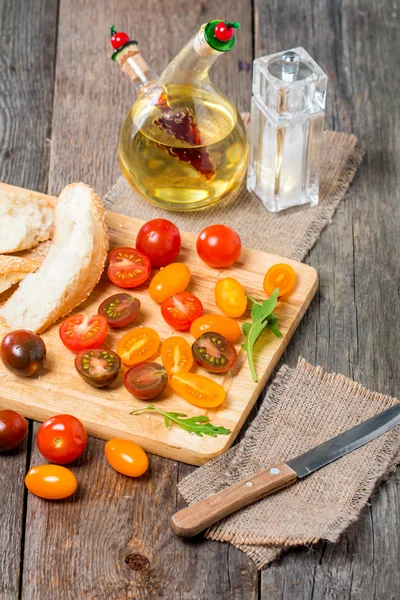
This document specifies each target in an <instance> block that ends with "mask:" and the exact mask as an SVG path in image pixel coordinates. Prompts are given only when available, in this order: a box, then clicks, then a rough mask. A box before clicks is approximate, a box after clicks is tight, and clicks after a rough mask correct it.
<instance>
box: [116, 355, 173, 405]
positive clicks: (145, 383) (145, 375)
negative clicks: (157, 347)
mask: <svg viewBox="0 0 400 600" xmlns="http://www.w3.org/2000/svg"><path fill="white" fill-rule="evenodd" d="M167 383H168V375H167V371H166V370H165V369H164V367H163V366H162V365H160V364H158V363H156V362H144V363H140V364H139V365H135V366H134V367H131V368H130V369H129V370H128V371H127V372H126V373H125V379H124V384H125V387H126V389H127V390H128V392H130V393H131V394H132V395H133V396H135V397H136V398H138V399H139V400H152V399H153V398H155V397H156V396H159V395H160V394H162V392H163V391H164V390H165V388H166V387H167Z"/></svg>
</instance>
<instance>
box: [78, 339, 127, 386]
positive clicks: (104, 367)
mask: <svg viewBox="0 0 400 600" xmlns="http://www.w3.org/2000/svg"><path fill="white" fill-rule="evenodd" d="M120 368H121V359H120V357H119V356H118V354H115V352H112V350H108V349H107V348H98V349H97V348H95V349H93V350H83V352H79V354H77V355H76V357H75V369H76V370H77V371H78V373H79V375H80V376H81V377H82V379H84V380H85V381H86V383H89V384H90V385H92V386H93V387H95V388H101V387H105V386H106V385H110V383H113V381H115V380H116V379H117V377H118V372H119V370H120Z"/></svg>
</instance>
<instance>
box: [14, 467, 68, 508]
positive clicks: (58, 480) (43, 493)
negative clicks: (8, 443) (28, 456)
mask: <svg viewBox="0 0 400 600" xmlns="http://www.w3.org/2000/svg"><path fill="white" fill-rule="evenodd" d="M25 485H26V487H27V488H28V490H29V491H30V492H31V493H32V494H35V496H39V498H45V499H46V500H62V499H63V498H68V496H71V495H72V494H73V493H74V492H75V490H76V488H77V487H78V482H77V480H76V477H75V475H74V474H73V473H72V471H70V470H69V469H67V468H65V467H60V466H59V465H40V466H39V467H32V468H31V469H29V471H28V473H27V475H26V477H25Z"/></svg>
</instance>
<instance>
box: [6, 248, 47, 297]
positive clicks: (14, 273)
mask: <svg viewBox="0 0 400 600" xmlns="http://www.w3.org/2000/svg"><path fill="white" fill-rule="evenodd" d="M39 264H40V263H39V262H38V261H37V260H33V259H32V258H28V257H26V258H22V257H20V256H8V255H4V254H2V255H0V294H2V293H3V292H5V291H6V290H8V289H9V288H10V287H11V286H13V285H14V284H16V283H18V282H19V281H21V280H22V279H23V278H24V277H26V276H27V275H28V274H29V273H33V271H36V269H37V268H38V267H39Z"/></svg>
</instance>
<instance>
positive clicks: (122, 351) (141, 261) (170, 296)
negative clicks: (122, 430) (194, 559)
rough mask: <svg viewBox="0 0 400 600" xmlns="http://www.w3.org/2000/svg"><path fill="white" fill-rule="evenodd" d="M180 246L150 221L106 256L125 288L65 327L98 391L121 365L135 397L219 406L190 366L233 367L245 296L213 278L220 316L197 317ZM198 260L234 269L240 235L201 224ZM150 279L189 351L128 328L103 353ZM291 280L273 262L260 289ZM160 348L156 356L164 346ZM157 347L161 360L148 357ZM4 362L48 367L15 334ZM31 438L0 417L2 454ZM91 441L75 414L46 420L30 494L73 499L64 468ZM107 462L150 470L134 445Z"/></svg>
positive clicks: (20, 423)
mask: <svg viewBox="0 0 400 600" xmlns="http://www.w3.org/2000/svg"><path fill="white" fill-rule="evenodd" d="M180 249H181V236H180V232H179V230H178V229H177V227H176V226H175V225H174V224H173V223H171V222H170V221H167V220H166V219H155V220H153V221H149V222H148V223H146V224H145V225H143V227H142V228H141V229H140V230H139V232H138V235H137V238H136V247H135V248H131V247H119V248H114V249H113V250H111V252H110V253H109V256H108V265H107V275H108V277H109V279H110V280H111V282H112V283H113V284H115V285H116V286H118V287H120V288H123V291H121V292H120V293H117V294H114V295H113V296H110V297H109V298H107V299H106V300H104V301H103V302H102V303H101V304H100V306H99V307H98V314H96V315H91V316H88V315H85V314H74V315H72V316H70V317H68V318H67V319H65V321H63V323H62V324H61V326H60V328H59V334H60V337H61V340H62V342H63V343H64V345H65V346H66V347H67V348H69V349H70V350H71V351H73V352H75V353H76V356H75V368H76V371H77V373H78V374H79V375H80V376H81V377H82V378H83V379H84V381H86V382H87V383H88V384H90V385H92V386H94V387H96V388H101V387H105V386H108V385H110V384H112V383H113V382H114V381H115V379H116V378H117V376H118V374H119V372H120V370H121V368H122V365H124V366H125V367H126V370H125V374H124V385H125V388H126V389H127V391H128V392H129V393H131V394H133V395H134V396H135V397H136V398H138V399H140V400H150V399H154V398H156V397H157V396H159V395H160V394H162V392H163V391H164V390H165V388H166V387H167V385H169V386H170V387H171V388H172V389H173V390H174V391H175V392H176V393H177V394H178V395H180V396H181V397H182V398H184V399H185V400H186V401H187V402H189V403H190V404H193V405H195V406H198V407H202V408H213V407H217V406H219V405H221V404H222V403H223V402H224V400H225V395H226V394H225V390H224V388H223V387H222V386H221V385H220V384H219V383H217V381H215V380H214V379H212V378H211V377H207V376H204V375H200V374H198V373H191V372H190V371H191V369H192V367H193V365H194V364H196V365H199V366H201V367H202V368H204V369H205V370H206V371H207V372H208V373H210V374H221V373H227V372H228V371H229V370H230V369H231V368H232V367H233V365H234V364H235V362H236V360H237V351H236V348H235V346H234V344H235V342H237V341H238V340H239V338H240V336H241V329H240V327H239V324H238V322H237V321H236V320H235V319H236V318H238V317H241V316H242V315H243V314H244V312H245V311H246V308H247V296H246V293H245V290H244V288H243V286H242V285H241V283H240V282H239V281H238V280H236V279H234V278H233V277H224V278H222V279H219V280H218V281H217V283H216V285H215V289H214V294H215V303H216V306H217V307H218V308H219V309H220V310H221V312H222V313H223V314H203V305H202V302H201V300H200V298H198V297H197V296H196V295H194V294H192V293H190V292H188V291H186V290H187V287H188V285H189V282H190V278H191V273H190V269H189V267H188V266H187V265H186V264H184V263H181V262H176V259H177V257H178V254H179V252H180ZM196 249H197V253H198V255H199V257H200V259H201V260H203V261H204V262H205V263H206V264H207V265H209V266H211V267H214V268H225V267H228V266H230V265H232V264H233V263H234V262H236V261H237V260H238V259H239V257H240V253H241V241H240V237H239V236H238V234H237V233H236V232H235V231H234V230H233V229H231V228H229V227H226V226H225V225H212V226H210V227H206V228H205V229H204V230H203V231H202V232H201V233H200V235H199V236H198V239H197V244H196ZM152 268H153V269H159V270H158V271H157V272H156V273H155V274H154V276H153V278H152V280H151V282H150V285H149V288H148V291H149V295H150V298H151V299H152V300H153V301H154V302H156V303H158V304H159V305H160V310H161V315H162V317H163V318H164V320H165V321H166V323H168V325H170V326H171V327H172V328H174V329H175V330H176V331H177V332H181V331H189V330H190V333H191V334H192V336H193V338H194V342H193V343H192V344H190V343H189V342H188V341H187V340H186V339H185V338H184V337H182V336H180V335H172V336H170V337H168V338H167V339H165V340H164V341H163V342H162V344H161V340H160V336H159V334H158V333H157V331H155V329H153V328H152V327H142V326H140V327H134V328H133V329H131V330H129V331H128V332H127V333H125V334H124V335H123V336H122V337H121V338H120V339H119V341H118V343H117V346H116V348H115V349H114V350H111V349H109V348H107V347H105V344H106V338H107V335H108V331H109V328H112V329H117V330H118V329H120V328H122V327H127V326H129V325H131V324H133V323H134V321H135V319H136V318H137V316H138V315H139V312H140V308H141V305H140V301H139V299H137V298H136V297H134V296H133V295H132V294H131V293H129V292H130V290H131V289H133V288H135V287H137V286H139V285H142V284H143V283H145V282H146V281H147V280H148V278H149V277H150V274H151V271H152ZM295 281H296V275H295V272H294V271H293V269H292V267H290V266H289V265H274V266H273V267H271V269H269V271H268V272H267V273H266V276H265V279H264V290H265V292H266V293H267V294H268V295H270V294H271V293H272V291H273V290H274V289H275V288H276V287H278V288H279V295H280V296H282V295H286V294H288V293H289V292H290V291H291V290H292V289H293V287H294V284H295ZM160 344H161V349H160ZM159 350H160V358H161V363H158V362H155V361H154V357H155V356H156V355H157V353H158V352H159ZM0 355H1V359H2V361H3V363H4V365H5V366H6V367H7V368H8V369H10V370H12V371H13V372H14V373H16V374H18V375H20V376H31V375H33V374H35V373H36V372H37V371H38V370H40V369H41V368H42V367H43V365H44V364H45V360H46V347H45V344H44V342H43V340H42V338H41V337H40V336H38V335H37V334H35V333H33V332H30V331H25V330H18V331H13V332H10V333H9V334H7V335H6V336H5V337H4V338H3V340H2V343H1V347H0ZM26 432H27V424H26V421H25V419H24V418H23V417H22V416H21V415H18V413H14V411H0V452H1V451H7V450H10V449H12V448H14V447H16V446H17V445H18V444H19V443H21V441H22V440H23V439H24V437H25V435H26ZM86 442H87V435H86V431H85V428H84V426H83V424H82V423H81V422H80V421H79V420H78V419H76V418H75V417H73V416H71V415H58V416H56V417H52V418H51V419H49V420H48V421H46V423H44V424H43V425H42V426H41V427H40V429H39V432H38V437H37V444H38V448H39V450H40V452H41V453H42V454H43V456H44V457H45V458H47V459H48V460H50V461H51V462H52V463H55V464H50V465H42V466H39V467H34V468H33V469H31V470H30V471H29V473H28V475H27V477H26V485H27V487H28V489H29V490H31V491H32V492H33V493H36V494H38V495H40V496H42V497H44V498H53V499H55V498H64V497H66V496H68V495H70V494H72V493H73V492H74V491H75V489H76V487H77V481H76V478H75V476H74V475H73V473H72V472H71V471H69V470H68V469H66V468H65V467H64V466H63V465H64V464H66V463H69V462H71V461H73V460H76V459H77V458H79V457H80V456H81V455H82V453H83V452H84V450H85V447H86ZM105 451H106V455H107V459H108V461H109V463H110V464H111V466H112V467H114V468H115V469H116V470H117V471H119V472H121V473H123V474H125V475H128V476H138V475H141V474H142V473H144V472H145V471H146V470H147V467H148V461H147V456H146V454H145V453H144V452H143V450H142V449H141V448H140V447H139V446H138V445H137V444H135V443H134V442H128V441H124V440H118V439H114V440H111V441H110V442H108V443H107V444H106V445H105Z"/></svg>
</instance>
